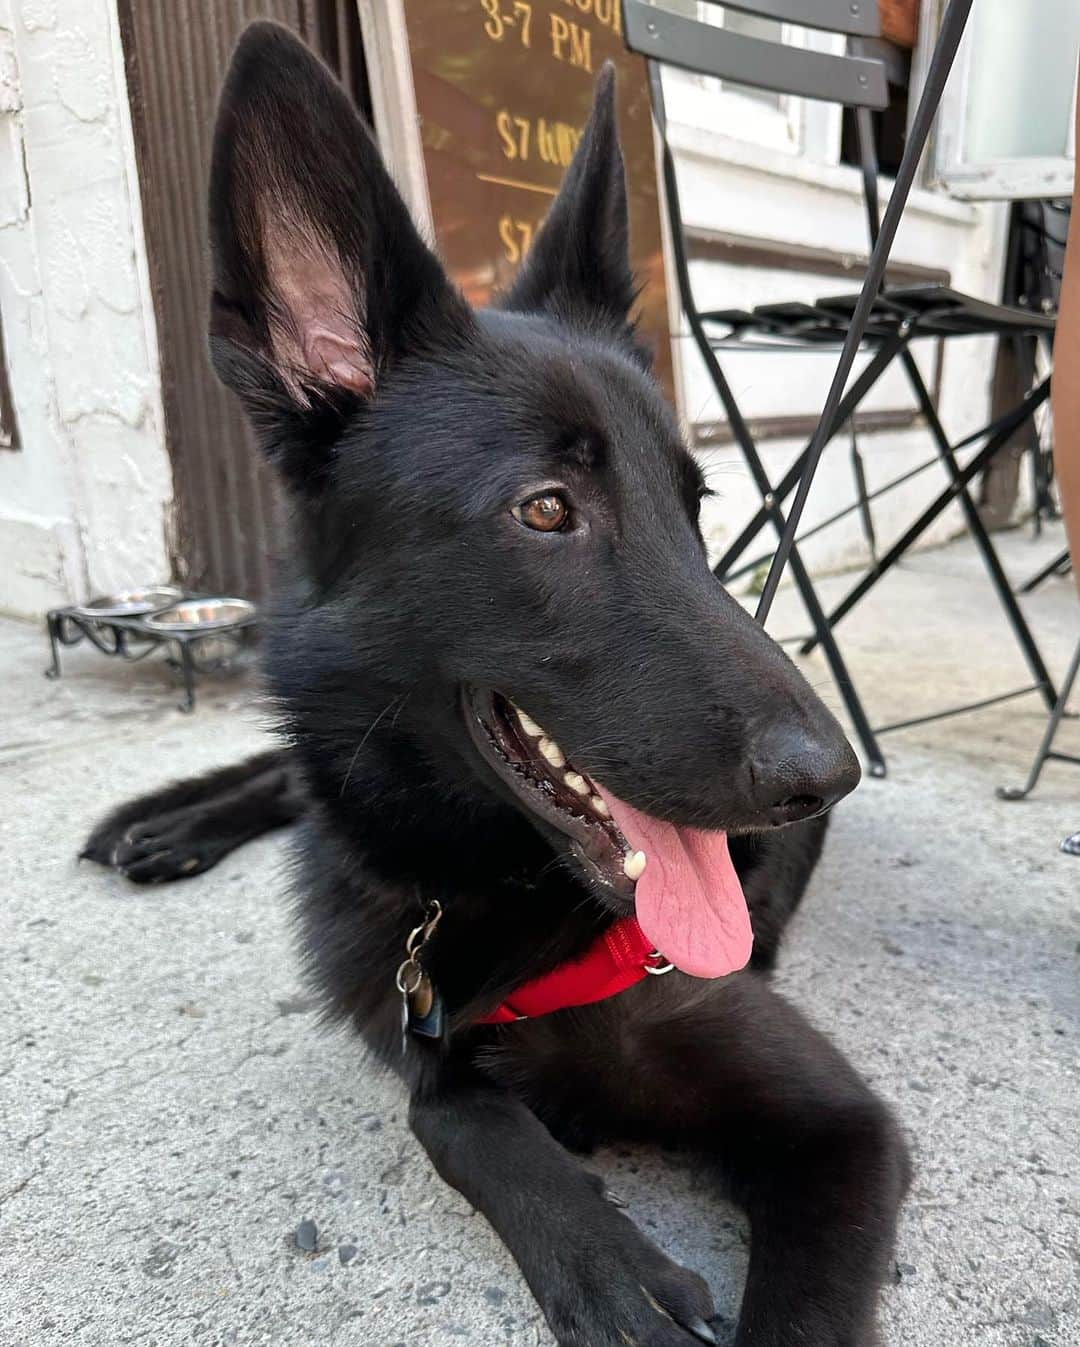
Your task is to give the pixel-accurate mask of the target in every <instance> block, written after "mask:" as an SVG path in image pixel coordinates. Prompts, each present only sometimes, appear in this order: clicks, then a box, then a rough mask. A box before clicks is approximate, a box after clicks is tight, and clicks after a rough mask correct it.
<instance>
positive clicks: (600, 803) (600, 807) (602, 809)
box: [589, 795, 611, 818]
mask: <svg viewBox="0 0 1080 1347" xmlns="http://www.w3.org/2000/svg"><path fill="white" fill-rule="evenodd" d="M589 803H590V804H591V805H592V807H593V808H594V809H595V810H596V812H597V813H598V814H602V815H603V816H604V818H610V817H611V810H610V809H609V808H608V807H607V801H606V800H605V799H604V798H603V796H601V795H594V796H593V797H592V799H591V800H590V801H589Z"/></svg>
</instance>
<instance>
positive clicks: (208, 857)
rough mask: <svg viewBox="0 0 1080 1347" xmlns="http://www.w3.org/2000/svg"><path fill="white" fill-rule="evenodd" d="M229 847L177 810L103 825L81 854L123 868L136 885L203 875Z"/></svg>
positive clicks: (115, 867)
mask: <svg viewBox="0 0 1080 1347" xmlns="http://www.w3.org/2000/svg"><path fill="white" fill-rule="evenodd" d="M228 850H229V847H228V846H227V845H225V844H223V843H222V842H221V841H220V840H215V839H214V838H208V837H205V836H198V835H197V833H196V830H195V829H193V828H192V827H191V825H190V820H189V819H188V818H187V817H186V815H185V813H184V811H177V812H176V813H174V814H162V815H160V816H159V817H157V818H150V819H147V820H145V821H143V822H138V823H131V824H128V825H127V826H126V827H124V828H122V829H112V830H110V829H108V828H107V827H106V826H104V825H103V826H102V827H101V828H99V829H97V830H96V831H95V832H94V833H93V834H92V835H91V837H90V838H89V840H88V841H87V844H86V846H85V847H84V848H83V851H82V853H81V855H82V857H83V858H85V859H87V860H94V861H97V862H99V863H100V864H102V865H108V866H111V867H112V868H113V869H114V870H119V872H120V873H121V874H122V875H123V876H124V877H125V878H126V879H129V880H131V882H132V883H133V884H166V883H169V882H170V881H172V880H176V879H190V878H192V877H193V876H194V875H199V874H202V873H203V871H204V870H209V869H210V867H211V866H213V865H216V864H217V863H218V861H219V860H221V858H222V856H224V855H225V854H226V852H227V851H228Z"/></svg>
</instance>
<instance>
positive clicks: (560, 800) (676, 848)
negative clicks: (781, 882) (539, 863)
mask: <svg viewBox="0 0 1080 1347" xmlns="http://www.w3.org/2000/svg"><path fill="white" fill-rule="evenodd" d="M465 719H466V723H467V724H468V728H469V731H470V734H471V736H472V739H473V742H474V744H475V745H476V747H477V749H478V751H479V752H480V753H481V755H482V756H483V757H484V758H485V759H486V760H487V761H488V762H489V763H490V765H491V766H492V768H493V769H494V770H495V771H496V773H497V774H498V775H499V776H500V778H501V779H502V780H503V782H504V783H505V784H506V785H507V786H508V787H509V789H510V791H511V792H512V793H513V795H514V796H515V797H516V799H517V800H518V801H519V802H520V804H521V805H522V806H523V807H524V808H525V809H526V810H527V811H528V812H530V813H531V814H532V815H533V816H534V817H535V818H537V819H538V820H539V821H540V822H542V823H543V824H546V825H547V828H548V830H549V831H550V830H552V829H553V830H555V831H557V832H558V833H561V834H562V835H563V836H564V837H566V838H567V839H568V841H569V844H570V851H571V852H572V854H573V855H574V856H575V857H576V858H577V860H578V862H579V863H580V864H582V865H583V866H584V867H585V869H586V871H587V872H588V873H589V875H590V877H591V878H592V879H593V881H594V882H596V883H598V884H599V885H600V886H601V887H602V889H603V891H604V892H605V893H606V894H607V895H608V896H609V897H613V898H615V899H617V900H622V902H624V903H626V904H627V905H629V904H631V903H632V904H633V905H634V907H635V908H636V913H637V918H638V921H639V923H640V925H641V927H642V929H643V930H644V931H645V934H646V935H647V936H648V937H649V939H650V940H652V941H653V942H654V943H655V945H656V948H657V949H658V950H659V951H660V953H662V954H663V955H665V956H666V957H667V958H668V959H670V960H671V962H672V963H674V964H675V965H676V966H677V967H679V968H681V969H682V970H683V971H684V972H687V973H692V974H694V975H695V976H696V977H709V978H714V977H722V976H723V975H724V974H726V973H731V972H734V971H735V970H736V969H739V968H742V967H744V966H745V964H746V963H747V961H748V959H749V958H750V948H751V943H752V939H753V937H752V933H751V930H750V915H749V912H748V911H747V907H746V899H745V898H744V896H743V892H742V885H741V884H740V883H739V877H738V875H737V874H736V873H735V867H734V866H733V864H732V862H731V857H730V855H729V853H728V844H727V835H726V834H725V833H723V832H720V831H704V830H701V829H697V828H688V827H678V826H676V825H675V824H673V823H668V822H666V821H664V820H662V819H658V818H654V817H653V816H651V815H649V814H645V813H642V811H641V810H639V809H635V808H634V807H633V806H632V805H629V804H627V803H626V802H625V801H623V800H620V799H619V798H618V796H616V795H614V794H613V793H612V792H611V791H610V790H608V789H607V788H606V787H604V786H603V785H601V784H600V783H599V782H598V781H596V780H595V779H594V778H592V777H590V776H589V775H588V774H587V773H586V772H584V771H582V770H581V769H580V768H579V767H578V766H576V765H575V764H574V763H572V762H570V761H568V759H567V756H566V754H565V753H564V752H563V750H562V748H561V747H560V746H559V744H558V743H557V742H556V741H555V740H554V739H553V738H552V737H551V736H550V735H548V734H546V733H545V731H544V729H543V728H542V727H541V726H540V725H538V724H537V722H536V721H535V720H533V719H532V717H531V716H529V715H528V713H527V712H525V711H522V710H521V709H520V708H519V707H517V706H515V705H514V704H513V702H511V701H510V700H509V699H508V698H506V697H503V696H501V695H500V694H499V693H497V692H481V691H478V690H475V689H470V690H469V691H468V692H467V693H466V695H465Z"/></svg>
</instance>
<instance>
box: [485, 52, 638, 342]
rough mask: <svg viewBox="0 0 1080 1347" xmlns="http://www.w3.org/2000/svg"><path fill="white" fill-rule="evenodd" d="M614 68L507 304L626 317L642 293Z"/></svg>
mask: <svg viewBox="0 0 1080 1347" xmlns="http://www.w3.org/2000/svg"><path fill="white" fill-rule="evenodd" d="M615 112H616V107H615V67H614V66H613V65H612V64H611V62H610V61H609V62H607V63H606V64H605V66H604V67H603V69H602V70H601V71H600V75H599V77H598V78H597V81H596V95H595V98H594V101H593V109H592V115H591V116H590V118H589V121H588V125H587V126H586V127H585V132H584V134H583V135H582V138H581V143H580V145H579V146H578V148H577V153H576V154H575V155H574V161H573V163H572V164H571V165H570V167H569V169H568V170H567V172H566V177H565V178H564V179H563V184H562V187H561V188H560V190H559V195H558V196H557V197H556V198H555V200H554V202H553V203H552V206H551V210H550V211H549V212H548V215H547V219H546V220H545V221H544V225H543V228H542V229H541V230H540V234H539V236H538V237H537V240H536V242H535V243H534V244H533V247H532V249H531V251H530V252H529V255H528V257H527V258H526V259H525V263H524V265H523V267H522V269H521V271H520V272H519V274H518V276H517V278H516V279H515V281H514V283H513V285H512V286H511V287H510V289H509V290H508V291H507V292H506V294H505V295H503V296H502V298H501V299H500V301H499V303H500V306H501V307H502V308H506V309H516V310H519V311H523V312H535V311H538V310H544V309H546V310H549V311H551V312H553V313H559V314H562V315H564V316H571V315H573V314H574V313H578V314H581V313H584V314H586V315H590V314H591V315H593V316H600V317H602V318H604V319H607V320H610V321H613V322H615V323H617V324H619V325H622V324H624V323H625V322H626V321H627V318H628V315H629V313H630V308H631V306H632V305H633V303H634V299H635V297H636V290H635V287H634V275H633V271H632V270H631V267H630V224H629V218H628V215H627V206H626V170H625V168H624V166H623V156H622V149H621V148H620V145H619V128H618V124H617V122H616V116H615Z"/></svg>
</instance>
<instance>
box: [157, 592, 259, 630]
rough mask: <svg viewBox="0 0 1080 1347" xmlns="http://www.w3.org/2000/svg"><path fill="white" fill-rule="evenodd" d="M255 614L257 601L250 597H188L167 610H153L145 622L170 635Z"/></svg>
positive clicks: (210, 627) (233, 622)
mask: <svg viewBox="0 0 1080 1347" xmlns="http://www.w3.org/2000/svg"><path fill="white" fill-rule="evenodd" d="M254 616H255V605H254V604H253V603H248V601H247V599H225V598H213V599H185V600H184V601H183V602H182V603H174V604H173V606H172V607H171V608H166V609H165V610H164V611H163V612H159V613H151V614H150V615H149V616H148V617H145V618H144V619H143V625H144V626H146V627H149V628H151V630H153V631H158V632H161V634H162V635H168V633H169V632H176V633H177V634H179V633H180V632H194V631H217V630H219V629H220V628H221V627H233V626H236V624H237V623H240V622H247V621H249V620H250V619H251V618H253V617H254Z"/></svg>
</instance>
